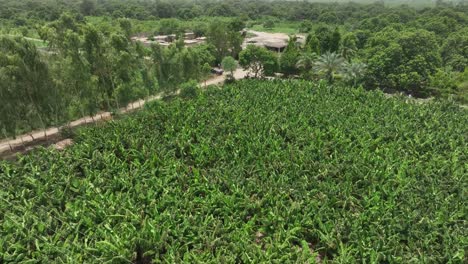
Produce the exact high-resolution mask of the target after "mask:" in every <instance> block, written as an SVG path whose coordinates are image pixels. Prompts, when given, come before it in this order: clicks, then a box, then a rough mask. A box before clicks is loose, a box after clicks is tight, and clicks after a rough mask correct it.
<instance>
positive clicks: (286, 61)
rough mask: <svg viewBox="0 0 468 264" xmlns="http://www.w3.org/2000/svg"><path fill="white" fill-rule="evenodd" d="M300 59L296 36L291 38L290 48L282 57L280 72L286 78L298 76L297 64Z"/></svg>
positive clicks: (287, 47)
mask: <svg viewBox="0 0 468 264" xmlns="http://www.w3.org/2000/svg"><path fill="white" fill-rule="evenodd" d="M299 57H300V51H299V47H298V44H297V38H296V36H291V37H290V38H289V42H288V46H286V49H285V51H284V52H283V54H281V56H280V71H281V73H283V74H284V75H285V76H290V75H295V74H297V73H298V72H297V67H296V65H297V63H298V60H299Z"/></svg>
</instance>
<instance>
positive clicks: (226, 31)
mask: <svg viewBox="0 0 468 264" xmlns="http://www.w3.org/2000/svg"><path fill="white" fill-rule="evenodd" d="M241 26H242V25H240V24H239V23H238V22H237V21H235V20H234V21H233V22H224V21H222V20H214V21H212V22H211V23H210V25H209V27H208V31H207V35H206V37H207V40H208V43H209V44H211V45H212V46H213V47H215V51H216V53H215V54H216V56H215V57H216V61H217V62H221V60H222V59H223V58H224V57H226V56H232V57H237V55H238V54H239V52H240V51H241V50H242V48H241V45H242V42H243V40H244V39H243V37H242V35H241V33H240V32H239V30H238V29H239V28H240V27H241Z"/></svg>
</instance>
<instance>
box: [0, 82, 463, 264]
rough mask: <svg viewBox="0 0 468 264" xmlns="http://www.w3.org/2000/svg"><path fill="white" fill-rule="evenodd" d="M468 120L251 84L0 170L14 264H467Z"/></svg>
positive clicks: (307, 89) (328, 92)
mask: <svg viewBox="0 0 468 264" xmlns="http://www.w3.org/2000/svg"><path fill="white" fill-rule="evenodd" d="M467 127H468V115H467V112H466V110H463V109H460V108H459V107H454V106H453V105H450V104H447V103H437V102H436V103H428V104H424V105H420V104H415V103H406V102H405V101H404V100H402V99H399V98H393V99H389V98H387V97H386V96H384V95H383V94H382V93H381V92H378V91H374V92H365V91H363V90H362V89H330V88H329V87H327V86H324V85H320V84H316V83H315V84H314V83H311V82H304V81H272V82H270V81H254V80H249V81H241V82H237V83H236V84H235V85H233V86H228V87H226V88H225V89H223V90H219V89H217V88H215V89H211V90H209V91H208V92H207V93H203V94H201V95H200V96H199V97H197V98H196V99H194V100H174V101H170V102H167V103H164V102H156V103H152V104H150V105H149V106H147V107H146V110H145V111H142V112H139V113H136V114H134V115H132V116H128V117H125V118H124V119H123V120H119V121H113V122H109V123H107V124H105V125H103V126H102V127H100V128H99V127H92V128H87V129H85V130H83V131H81V132H79V135H78V137H77V138H76V140H75V144H74V145H73V146H70V147H69V148H67V149H66V150H64V151H63V152H58V151H55V150H46V149H43V150H40V151H38V152H37V153H35V154H33V155H29V156H24V157H21V158H20V159H19V160H18V162H17V163H8V162H1V163H0V185H1V186H2V189H1V191H0V199H1V201H2V202H1V203H0V217H1V218H0V219H1V227H2V228H0V249H1V251H0V252H1V253H2V255H1V257H2V260H3V261H4V262H6V263H10V262H15V263H26V262H37V263H49V262H70V263H72V262H76V261H78V262H84V263H86V262H99V263H104V262H108V263H130V262H137V260H139V261H141V260H142V259H144V260H145V261H146V262H150V261H151V262H152V263H160V262H161V263H234V262H244V263H272V262H273V263H275V262H278V263H287V262H294V263H314V261H315V260H316V259H317V258H318V259H320V261H321V262H324V263H411V262H414V263H463V262H464V260H465V255H464V250H465V249H466V246H467V241H466V227H465V221H466V207H465V200H466V194H465V193H466V184H467V182H466V173H467V171H466V165H465V164H466V163H467V159H468V157H467V153H468V144H467V138H466V135H467V133H468V131H467Z"/></svg>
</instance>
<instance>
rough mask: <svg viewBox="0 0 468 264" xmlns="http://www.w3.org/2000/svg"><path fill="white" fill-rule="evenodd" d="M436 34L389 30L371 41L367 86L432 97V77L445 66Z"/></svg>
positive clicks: (368, 53)
mask: <svg viewBox="0 0 468 264" xmlns="http://www.w3.org/2000/svg"><path fill="white" fill-rule="evenodd" d="M438 50H439V45H438V43H437V41H436V38H435V35H434V33H431V32H428V31H425V30H406V31H398V30H395V29H392V28H387V29H385V30H383V31H381V32H379V33H377V34H376V35H375V36H374V37H372V38H371V39H370V40H369V48H368V49H367V50H366V53H367V64H368V69H369V74H368V80H367V85H368V86H369V87H380V88H383V89H391V90H400V91H406V92H410V93H413V94H415V95H418V96H421V95H428V94H429V91H428V89H427V84H428V81H429V76H431V75H432V74H434V73H435V71H436V69H437V68H438V67H439V66H440V64H441V58H440V55H439V53H438Z"/></svg>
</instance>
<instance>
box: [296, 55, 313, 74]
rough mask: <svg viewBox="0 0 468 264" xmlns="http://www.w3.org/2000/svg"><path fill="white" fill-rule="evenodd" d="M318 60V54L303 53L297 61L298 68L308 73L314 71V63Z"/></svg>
mask: <svg viewBox="0 0 468 264" xmlns="http://www.w3.org/2000/svg"><path fill="white" fill-rule="evenodd" d="M316 59H317V54H315V53H313V52H311V53H309V52H307V53H303V54H301V56H299V59H298V60H297V63H296V68H298V69H300V70H302V71H304V72H308V71H310V70H312V67H313V66H314V62H315V60H316Z"/></svg>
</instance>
